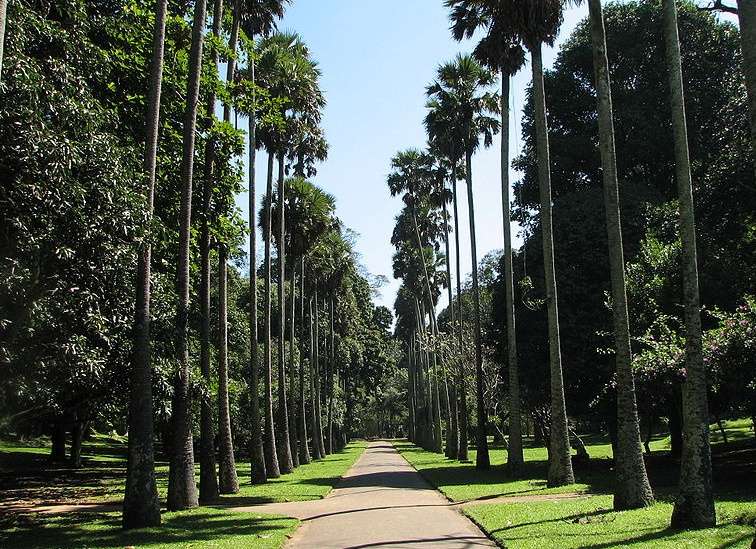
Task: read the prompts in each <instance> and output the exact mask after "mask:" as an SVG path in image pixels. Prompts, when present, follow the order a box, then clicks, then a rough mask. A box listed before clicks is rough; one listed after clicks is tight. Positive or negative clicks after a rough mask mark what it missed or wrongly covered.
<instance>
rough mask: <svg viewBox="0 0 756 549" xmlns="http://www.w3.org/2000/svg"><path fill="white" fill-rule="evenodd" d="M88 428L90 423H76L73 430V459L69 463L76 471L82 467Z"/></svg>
mask: <svg viewBox="0 0 756 549" xmlns="http://www.w3.org/2000/svg"><path fill="white" fill-rule="evenodd" d="M87 427H88V422H86V421H74V424H73V427H72V428H71V459H70V461H69V463H70V464H71V467H73V468H74V469H78V468H80V467H81V448H82V445H83V443H84V435H86V432H87Z"/></svg>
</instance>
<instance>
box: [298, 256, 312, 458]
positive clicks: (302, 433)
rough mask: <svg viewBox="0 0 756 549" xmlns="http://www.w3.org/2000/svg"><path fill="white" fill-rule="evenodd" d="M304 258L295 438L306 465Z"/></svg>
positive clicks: (300, 305) (301, 259)
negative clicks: (296, 437)
mask: <svg viewBox="0 0 756 549" xmlns="http://www.w3.org/2000/svg"><path fill="white" fill-rule="evenodd" d="M304 262H305V260H304V256H303V257H300V258H299V271H300V277H299V280H300V288H299V317H300V319H301V320H302V324H301V328H302V329H301V331H300V335H299V410H298V412H299V415H298V416H297V418H298V421H299V423H298V424H297V425H298V429H297V436H298V437H299V463H301V464H306V463H310V461H312V458H311V457H310V448H309V446H308V444H307V401H306V400H305V385H306V383H307V379H306V371H305V357H304V340H305V337H306V336H305V333H306V332H305V329H306V325H305V264H304Z"/></svg>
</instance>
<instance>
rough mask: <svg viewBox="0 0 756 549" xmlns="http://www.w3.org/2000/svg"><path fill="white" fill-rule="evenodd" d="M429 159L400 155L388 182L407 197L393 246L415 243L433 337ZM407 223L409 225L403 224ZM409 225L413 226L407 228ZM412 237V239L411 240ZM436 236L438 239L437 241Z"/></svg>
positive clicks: (411, 152) (436, 421)
mask: <svg viewBox="0 0 756 549" xmlns="http://www.w3.org/2000/svg"><path fill="white" fill-rule="evenodd" d="M427 163H428V158H427V157H426V156H425V155H423V153H421V152H420V151H419V150H417V149H407V150H405V151H400V152H399V153H398V154H396V155H395V156H394V157H393V158H392V159H391V169H392V172H391V173H390V174H389V176H388V178H387V183H388V186H389V190H390V192H391V194H392V196H396V195H398V194H400V193H403V197H402V199H403V201H404V203H405V204H406V209H405V212H406V214H407V215H406V216H402V215H400V216H399V218H397V227H396V228H395V230H394V235H393V236H392V243H393V244H394V245H395V246H397V248H399V250H398V253H400V254H401V252H402V249H401V247H402V243H409V242H411V241H414V242H413V246H411V247H414V253H412V252H409V255H410V256H411V257H412V258H413V259H414V258H417V262H419V263H420V265H421V267H422V269H421V271H420V272H419V273H417V274H415V276H417V275H418V274H419V275H420V279H421V282H420V284H419V285H418V286H419V287H418V288H417V290H418V291H417V295H419V296H420V301H421V302H422V303H424V304H425V306H426V307H427V313H428V316H429V318H430V325H429V329H430V331H431V335H435V299H434V295H433V291H432V290H431V279H430V277H429V276H428V266H427V257H426V244H428V243H430V241H431V240H434V239H435V238H433V239H430V238H426V239H424V238H423V237H422V235H421V231H420V226H419V223H418V217H419V216H418V213H419V211H420V210H424V211H423V212H422V213H423V214H424V215H422V218H423V219H427V218H428V217H429V216H428V215H427V214H428V211H427V208H428V206H429V204H428V199H429V195H430V192H431V185H432V184H431V183H430V180H429V171H428V164H427ZM404 217H408V218H409V221H410V222H409V223H406V221H405V219H403V218H404ZM403 221H405V223H402V222H403ZM407 225H409V226H407ZM409 235H412V236H409ZM435 236H436V235H434V237H435ZM413 263H414V262H413V261H412V260H409V261H406V264H407V265H406V267H405V268H404V269H403V270H402V271H400V272H399V273H396V267H395V273H396V274H398V275H399V276H402V277H405V278H406V277H407V275H409V274H412V269H411V267H410V266H411V265H413ZM394 264H395V265H396V264H397V260H396V259H395V260H394ZM418 308H419V309H420V310H421V311H423V312H421V313H420V314H419V315H418V320H419V322H420V326H421V327H422V328H424V326H425V324H424V323H425V312H424V308H423V307H420V306H419V307H418ZM430 358H431V361H432V364H433V373H434V378H435V382H434V384H433V385H432V389H431V399H430V403H431V424H432V436H431V437H430V438H431V440H432V445H431V448H432V449H433V451H435V452H441V451H442V441H441V420H440V409H439V408H440V404H439V395H438V376H437V375H436V374H437V360H436V353H435V352H431V356H430Z"/></svg>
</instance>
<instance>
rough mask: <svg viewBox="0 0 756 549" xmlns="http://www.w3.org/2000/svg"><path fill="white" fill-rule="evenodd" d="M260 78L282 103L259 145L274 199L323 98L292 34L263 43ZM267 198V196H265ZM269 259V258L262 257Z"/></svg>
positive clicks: (284, 414) (284, 453)
mask: <svg viewBox="0 0 756 549" xmlns="http://www.w3.org/2000/svg"><path fill="white" fill-rule="evenodd" d="M259 66H260V73H261V78H260V80H261V82H262V84H263V87H264V88H265V89H266V90H267V91H268V93H269V94H270V96H271V97H273V98H279V99H281V100H283V101H284V103H283V104H284V106H283V107H282V111H281V116H282V118H283V123H282V124H281V125H280V126H278V127H270V128H267V131H266V132H265V133H264V135H263V142H265V143H266V148H267V149H268V151H269V153H271V154H276V155H277V156H278V164H279V170H278V172H279V173H278V175H279V177H278V198H279V200H283V199H284V198H285V188H284V156H285V154H286V153H287V152H288V151H290V150H291V149H292V148H293V145H292V143H297V142H299V140H300V138H299V135H300V134H301V133H302V131H303V128H311V127H313V126H315V125H316V124H317V122H318V121H319V120H320V111H321V109H322V108H323V106H324V105H325V99H324V98H323V94H322V92H321V90H320V88H319V85H318V79H319V77H320V71H319V69H318V68H317V64H316V63H315V62H314V61H313V60H312V59H310V54H309V51H308V49H307V47H306V46H305V44H304V43H303V42H302V40H301V39H300V37H299V36H298V35H297V34H295V33H276V34H274V35H272V36H271V37H270V38H267V39H265V40H263V43H262V44H261V56H260V65H259ZM269 196H270V195H269ZM284 220H285V217H284V215H281V216H280V219H279V231H278V232H279V254H278V262H279V291H280V292H283V291H284V278H285V261H286V254H285V249H286V248H285V221H284ZM266 259H267V256H266ZM284 301H285V298H284V295H279V309H280V314H281V315H282V318H281V323H280V328H281V333H280V337H279V362H278V375H279V383H278V417H279V426H278V430H279V435H280V436H279V438H278V443H279V444H278V446H279V453H280V454H281V455H279V456H278V457H279V459H280V460H281V468H282V471H283V472H289V471H291V469H293V460H292V458H291V439H292V436H294V435H293V434H292V433H290V430H289V424H288V423H289V418H288V411H287V394H286V393H287V391H286V383H285V356H284V349H283V339H284V332H285V330H284V328H285V325H286V324H285V307H284Z"/></svg>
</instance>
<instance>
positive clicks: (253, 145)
mask: <svg viewBox="0 0 756 549" xmlns="http://www.w3.org/2000/svg"><path fill="white" fill-rule="evenodd" d="M249 72H250V79H251V80H252V83H253V84H254V82H255V62H254V59H250V61H249ZM252 93H253V94H254V87H253V92H252ZM253 100H254V95H253ZM256 161H257V118H256V116H255V114H254V112H253V113H250V115H249V167H248V170H249V189H248V191H249V192H248V195H249V196H248V200H249V294H250V306H249V308H250V311H249V325H250V329H249V335H250V337H249V347H250V353H249V369H250V387H249V393H250V394H249V400H250V407H251V409H250V415H251V418H250V420H251V423H252V425H251V431H252V434H251V437H250V449H249V455H250V460H251V462H252V463H251V465H250V467H251V481H252V483H253V484H259V483H263V482H265V481H266V480H267V478H268V477H267V473H266V471H265V452H264V451H263V428H262V423H261V417H260V363H259V356H258V352H257V349H258V347H257V223H256V220H255V215H256V214H257V186H256V184H255V166H256Z"/></svg>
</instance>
